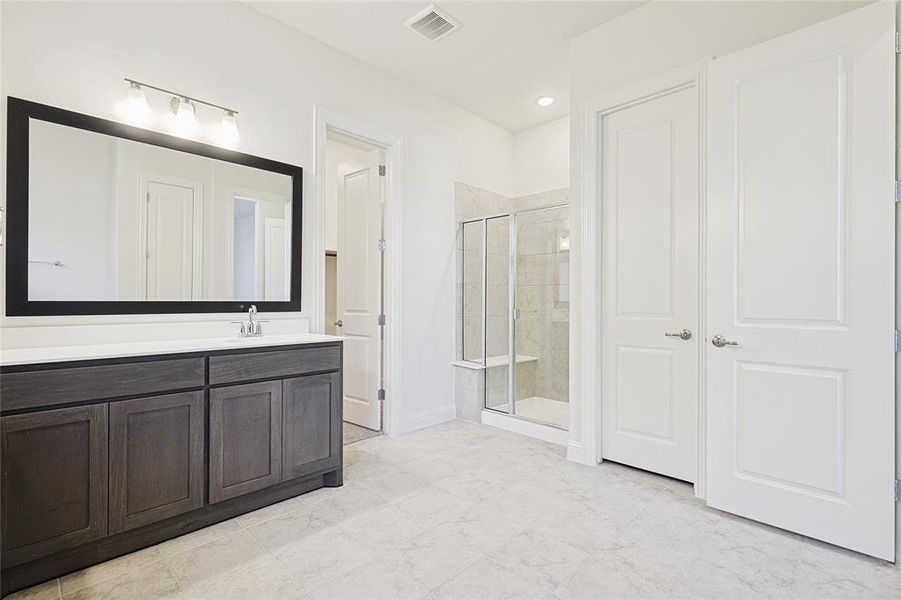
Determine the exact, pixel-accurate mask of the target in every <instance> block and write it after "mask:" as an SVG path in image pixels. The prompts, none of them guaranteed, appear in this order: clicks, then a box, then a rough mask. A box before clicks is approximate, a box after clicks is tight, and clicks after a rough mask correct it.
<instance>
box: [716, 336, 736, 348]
mask: <svg viewBox="0 0 901 600" xmlns="http://www.w3.org/2000/svg"><path fill="white" fill-rule="evenodd" d="M710 343H711V344H713V345H714V346H716V347H717V348H722V347H724V346H738V342H732V341H729V340H727V339H726V338H724V337H723V336H721V335H715V336H713V337H712V338H711V339H710Z"/></svg>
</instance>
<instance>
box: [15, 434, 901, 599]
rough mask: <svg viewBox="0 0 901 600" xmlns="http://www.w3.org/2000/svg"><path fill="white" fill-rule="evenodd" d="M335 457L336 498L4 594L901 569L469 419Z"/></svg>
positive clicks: (322, 591) (354, 590)
mask: <svg viewBox="0 0 901 600" xmlns="http://www.w3.org/2000/svg"><path fill="white" fill-rule="evenodd" d="M345 464H346V471H345V472H346V485H345V486H344V487H342V488H334V489H322V490H318V491H316V492H313V493H310V494H307V495H304V496H300V497H298V498H294V499H291V500H287V501H285V502H282V503H280V504H277V505H273V506H270V507H266V508H263V509H261V510H258V511H256V512H253V513H250V514H247V515H243V516H241V517H238V518H236V519H233V520H230V521H226V522H224V523H221V524H218V525H215V526H212V527H209V528H207V529H203V530H200V531H197V532H194V533H191V534H188V535H185V536H183V537H180V538H177V539H174V540H171V541H168V542H165V543H163V544H160V545H158V546H155V547H152V548H148V549H146V550H142V551H140V552H136V553H134V554H130V555H127V556H123V557H120V558H117V559H114V560H111V561H109V562H106V563H103V564H101V565H97V566H94V567H91V568H89V569H85V570H83V571H80V572H77V573H73V574H70V575H67V576H65V577H62V578H60V579H58V580H54V581H51V582H48V583H45V584H42V585H39V586H37V587H35V588H32V589H30V590H25V591H23V592H20V593H18V594H15V595H13V596H11V597H10V598H15V599H16V600H21V599H23V598H29V599H48V600H49V599H57V598H60V597H62V598H65V599H67V600H68V599H93V598H108V599H119V598H122V599H129V600H131V599H139V598H167V599H178V600H194V599H197V600H200V599H217V600H218V599H229V598H234V599H239V598H240V599H254V600H268V599H282V598H286V599H299V600H330V599H353V598H361V599H370V598H372V599H379V598H386V599H388V598H413V599H423V600H437V599H445V598H451V599H473V600H475V599H478V600H488V599H493V598H516V599H529V598H537V599H541V598H547V599H551V600H564V599H575V598H711V599H714V598H715V599H717V600H719V599H730V598H736V599H739V598H741V599H743V598H810V599H819V598H847V599H851V598H853V599H869V598H874V599H875V598H895V599H897V598H901V568H897V567H895V566H893V565H889V564H887V563H884V562H881V561H877V560H874V559H870V558H867V557H864V556H861V555H857V554H854V553H851V552H847V551H843V550H840V549H838V548H835V547H831V546H828V545H825V544H822V543H819V542H815V541H812V540H809V539H805V538H803V537H801V536H798V535H794V534H791V533H787V532H784V531H780V530H777V529H773V528H771V527H767V526H765V525H761V524H758V523H754V522H751V521H747V520H744V519H741V518H738V517H734V516H730V515H727V514H724V513H721V512H718V511H716V510H713V509H709V508H707V507H705V506H704V505H703V504H701V503H700V502H699V501H697V500H696V499H695V498H694V497H693V495H692V491H691V487H690V486H688V485H686V484H684V483H680V482H676V481H673V480H669V479H666V478H664V477H659V476H656V475H652V474H649V473H645V472H643V471H638V470H635V469H630V468H627V467H623V466H619V465H616V464H613V463H604V464H603V465H601V466H598V467H594V468H593V467H586V466H580V465H576V464H573V463H571V462H567V461H566V460H564V457H563V449H562V448H560V447H559V446H554V445H551V444H547V443H544V442H540V441H538V440H534V439H530V438H526V437H522V436H519V435H516V434H513V433H510V432H507V431H502V430H499V429H495V428H491V427H488V426H484V425H477V424H472V423H467V422H463V421H452V422H449V423H445V424H442V425H438V426H435V427H431V428H429V429H426V430H423V431H419V432H416V433H412V434H408V435H403V436H398V437H387V436H379V437H374V438H370V439H367V440H363V441H361V442H358V443H355V444H353V445H350V446H347V447H345Z"/></svg>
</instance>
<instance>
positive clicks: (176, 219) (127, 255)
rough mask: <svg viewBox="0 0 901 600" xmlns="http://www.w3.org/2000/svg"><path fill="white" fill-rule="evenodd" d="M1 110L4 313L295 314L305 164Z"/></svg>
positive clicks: (119, 127)
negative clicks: (250, 310)
mask: <svg viewBox="0 0 901 600" xmlns="http://www.w3.org/2000/svg"><path fill="white" fill-rule="evenodd" d="M7 110H8V113H7V114H8V119H7V203H6V206H7V228H6V246H7V248H6V313H7V315H8V316H28V315H31V316H41V315H100V314H153V313H203V312H238V311H243V310H246V309H247V307H249V306H250V305H251V304H255V305H256V306H257V307H258V309H259V310H260V311H299V310H300V308H301V306H300V279H301V214H302V207H303V200H302V195H303V191H302V187H303V185H302V184H303V169H302V168H301V167H296V166H292V165H288V164H284V163H280V162H276V161H273V160H268V159H265V158H260V157H257V156H251V155H248V154H242V153H240V152H235V151H232V150H226V149H223V148H219V147H216V146H210V145H207V144H204V143H200V142H196V141H192V140H186V139H182V138H179V137H174V136H170V135H166V134H163V133H158V132H155V131H149V130H146V129H141V128H138V127H132V126H129V125H123V124H120V123H116V122H113V121H108V120H105V119H100V118H97V117H92V116H88V115H83V114H79V113H75V112H71V111H67V110H62V109H59V108H54V107H51V106H46V105H43V104H37V103H34V102H29V101H26V100H20V99H17V98H8V99H7Z"/></svg>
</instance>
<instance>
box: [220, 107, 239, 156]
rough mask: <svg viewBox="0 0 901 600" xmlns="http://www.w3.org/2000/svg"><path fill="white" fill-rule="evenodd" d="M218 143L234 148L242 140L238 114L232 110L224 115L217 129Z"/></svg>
mask: <svg viewBox="0 0 901 600" xmlns="http://www.w3.org/2000/svg"><path fill="white" fill-rule="evenodd" d="M215 137H216V143H217V144H219V145H220V146H222V147H224V148H234V147H236V146H237V145H238V142H239V141H240V140H241V136H240V135H239V134H238V116H237V115H236V114H235V113H234V112H232V111H230V110H227V111H225V114H223V115H222V122H221V123H220V124H219V126H218V127H217V128H216V131H215Z"/></svg>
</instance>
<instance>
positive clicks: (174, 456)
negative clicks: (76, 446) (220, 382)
mask: <svg viewBox="0 0 901 600" xmlns="http://www.w3.org/2000/svg"><path fill="white" fill-rule="evenodd" d="M203 404H204V402H203V392H199V391H198V392H187V393H183V394H171V395H167V396H156V397H153V398H138V399H136V400H126V401H124V402H114V403H112V404H110V523H109V529H110V534H114V533H119V532H122V531H127V530H129V529H134V528H135V527H141V526H142V525H147V524H148V523H153V522H155V521H161V520H163V519H167V518H169V517H174V516H175V515H179V514H182V513H185V512H188V511H191V510H195V509H198V508H201V507H202V506H203V479H204V477H203V475H204V473H203V471H204V469H203V439H204V406H203Z"/></svg>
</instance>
